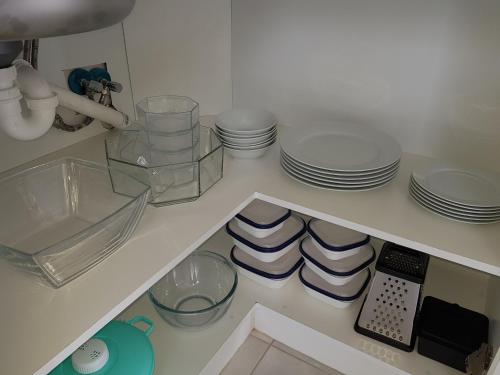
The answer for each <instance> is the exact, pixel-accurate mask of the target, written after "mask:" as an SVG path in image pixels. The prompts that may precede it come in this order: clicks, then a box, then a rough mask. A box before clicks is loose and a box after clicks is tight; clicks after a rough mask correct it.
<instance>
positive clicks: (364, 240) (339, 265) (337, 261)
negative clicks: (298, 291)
mask: <svg viewBox="0 0 500 375" xmlns="http://www.w3.org/2000/svg"><path fill="white" fill-rule="evenodd" d="M307 230H308V232H309V234H310V237H308V238H305V239H304V240H302V241H301V243H300V252H301V254H302V256H303V257H304V260H305V264H304V265H303V266H302V268H301V269H300V273H299V277H300V280H301V282H302V284H303V285H304V287H305V289H306V291H307V293H309V294H311V295H312V296H313V297H316V298H318V299H320V300H322V301H324V302H327V303H329V304H331V305H333V306H335V307H340V308H344V307H347V306H349V305H350V304H351V303H352V302H354V301H355V300H357V299H358V298H359V297H360V296H361V295H362V294H363V292H364V291H365V289H366V288H367V286H368V284H369V282H370V279H371V274H370V270H369V268H368V267H369V266H370V264H371V263H372V262H373V261H374V260H375V258H376V255H375V251H374V250H373V247H372V246H371V245H370V237H369V236H367V235H366V234H363V233H360V232H356V231H354V230H350V229H346V228H343V227H340V226H338V225H335V224H331V223H328V222H326V221H322V220H318V219H311V220H310V221H309V223H308V224H307Z"/></svg>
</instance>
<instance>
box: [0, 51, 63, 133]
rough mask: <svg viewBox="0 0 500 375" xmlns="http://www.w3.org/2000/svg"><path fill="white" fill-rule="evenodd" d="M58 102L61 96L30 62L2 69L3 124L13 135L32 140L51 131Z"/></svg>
mask: <svg viewBox="0 0 500 375" xmlns="http://www.w3.org/2000/svg"><path fill="white" fill-rule="evenodd" d="M16 78H17V82H15V81H16ZM16 83H17V84H16ZM57 104H58V101H57V96H56V95H54V93H53V92H52V90H51V89H50V87H49V85H48V84H47V82H45V81H44V80H43V79H42V78H41V77H40V75H39V74H38V72H37V71H36V70H34V69H33V68H32V67H31V66H30V65H29V64H28V63H27V62H24V61H22V60H18V61H16V62H14V65H12V66H11V67H9V68H5V69H0V128H1V129H2V130H3V131H4V132H5V133H7V134H8V135H9V136H11V137H12V138H15V139H17V140H20V141H30V140H33V139H36V138H39V137H41V136H42V135H44V134H45V133H47V131H48V130H49V129H50V127H51V126H52V123H53V122H54V117H55V113H56V107H57Z"/></svg>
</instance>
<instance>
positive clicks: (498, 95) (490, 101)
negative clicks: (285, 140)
mask: <svg viewBox="0 0 500 375" xmlns="http://www.w3.org/2000/svg"><path fill="white" fill-rule="evenodd" d="M499 19H500V2H498V1H493V0H476V1H472V2H471V1H469V0H424V1H414V0H350V1H344V0H307V1H306V0H253V1H246V0H233V2H232V72H233V74H232V77H233V105H234V106H235V107H241V106H245V107H248V106H250V107H264V108H267V109H269V110H271V111H274V112H275V113H276V114H277V115H278V117H279V119H280V120H281V122H282V123H286V124H290V125H294V126H295V125H296V126H307V125H308V123H309V122H310V121H311V120H326V119H339V120H351V121H357V122H363V123H370V124H373V125H374V126H376V127H378V128H380V129H383V130H385V131H387V132H389V133H390V134H392V135H393V136H395V137H396V138H397V139H398V140H399V141H400V143H401V144H402V146H403V148H404V150H405V151H408V152H414V153H420V154H426V155H434V156H437V157H441V158H449V159H458V160H467V161H468V162H474V163H479V164H483V165H487V166H489V167H496V168H500V22H498V20H499Z"/></svg>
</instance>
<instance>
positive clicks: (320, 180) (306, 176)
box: [281, 159, 398, 186]
mask: <svg viewBox="0 0 500 375" xmlns="http://www.w3.org/2000/svg"><path fill="white" fill-rule="evenodd" d="M281 162H282V164H283V165H285V166H286V167H287V168H288V169H289V170H290V171H292V172H294V173H296V174H297V175H298V176H300V177H302V178H303V179H305V180H311V181H313V182H318V183H327V184H338V185H346V186H348V185H357V186H359V185H373V184H378V183H380V182H383V181H386V180H387V179H390V178H394V176H395V175H396V174H397V172H398V169H397V168H396V169H395V170H393V171H390V173H388V174H386V175H382V176H378V177H375V178H371V179H368V180H365V179H357V180H345V179H342V178H331V177H323V176H318V175H316V174H311V173H308V172H302V171H300V170H299V169H297V168H295V167H294V166H293V165H291V164H290V163H289V162H288V161H286V159H282V160H281Z"/></svg>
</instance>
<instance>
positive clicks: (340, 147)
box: [280, 122, 401, 172]
mask: <svg viewBox="0 0 500 375" xmlns="http://www.w3.org/2000/svg"><path fill="white" fill-rule="evenodd" d="M280 140H281V147H282V148H283V150H284V151H285V152H286V153H287V154H288V155H289V156H290V157H292V158H293V159H295V160H298V161H300V162H302V163H304V164H307V165H309V166H311V167H315V168H320V169H326V170H329V171H332V170H333V171H345V172H362V171H371V170H376V169H380V168H384V167H387V166H390V165H392V164H394V163H395V162H397V161H398V160H399V159H400V158H401V147H400V145H399V143H398V142H397V141H396V140H395V139H394V138H392V137H391V136H389V135H387V134H385V133H383V132H381V131H379V130H377V129H374V128H372V127H369V126H364V125H359V124H350V123H342V122H332V123H329V124H322V125H316V126H311V127H302V128H284V129H283V131H280Z"/></svg>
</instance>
